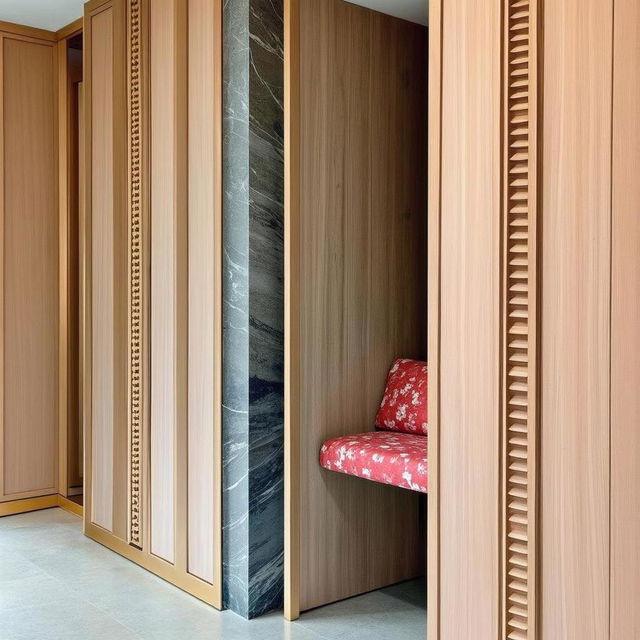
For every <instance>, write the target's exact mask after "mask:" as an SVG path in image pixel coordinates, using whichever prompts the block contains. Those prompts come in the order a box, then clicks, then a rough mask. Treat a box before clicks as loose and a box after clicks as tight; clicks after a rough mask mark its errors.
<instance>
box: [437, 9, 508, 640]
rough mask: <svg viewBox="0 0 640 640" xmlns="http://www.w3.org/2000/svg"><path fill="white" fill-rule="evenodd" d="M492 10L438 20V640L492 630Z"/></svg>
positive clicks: (497, 133) (497, 124) (495, 476)
mask: <svg viewBox="0 0 640 640" xmlns="http://www.w3.org/2000/svg"><path fill="white" fill-rule="evenodd" d="M501 14H502V12H501V3H499V2H494V3H491V4H490V3H484V2H481V3H470V2H466V0H451V1H449V2H446V3H444V6H443V13H442V87H441V90H442V104H443V109H442V129H441V136H442V139H441V183H440V187H441V202H440V207H441V213H440V216H439V223H440V247H441V251H440V265H439V267H440V300H439V303H440V310H439V314H440V319H441V325H440V331H439V338H440V353H439V406H438V413H439V415H438V445H439V446H438V449H439V451H438V456H439V459H438V466H439V469H440V470H441V471H440V472H439V473H438V511H439V514H438V515H439V546H440V554H439V574H440V575H439V580H440V589H439V593H440V598H439V605H440V610H439V612H438V615H439V624H440V637H441V638H446V639H447V640H457V639H460V640H462V639H465V640H466V639H467V638H471V637H482V638H495V637H497V636H498V634H499V630H500V622H499V611H500V576H499V566H500V551H499V541H500V530H499V522H500V513H499V505H500V481H499V478H500V437H499V431H500V429H499V425H500V406H499V397H500V359H501V358H500V328H501V322H500V290H501V287H500V247H501V238H500V227H501V225H500V203H501V193H500V189H501V167H502V161H501V133H502V132H501V122H502V120H501V117H500V116H501V112H500V106H501V69H502V59H501V42H502V31H501V28H502V22H501V18H502V15H501ZM431 161H433V160H431ZM430 231H431V229H430ZM479 594H482V596H481V597H479ZM430 606H437V604H433V603H430Z"/></svg>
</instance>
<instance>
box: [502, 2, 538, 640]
mask: <svg viewBox="0 0 640 640" xmlns="http://www.w3.org/2000/svg"><path fill="white" fill-rule="evenodd" d="M504 11H505V22H504V24H505V32H504V56H505V59H504V68H503V82H504V94H503V95H504V104H503V114H504V115H503V118H504V122H503V124H504V128H505V133H504V138H503V145H504V157H503V163H504V164H503V171H504V177H503V185H504V201H503V202H504V213H503V234H504V235H503V251H504V254H503V255H504V257H503V261H504V264H503V277H504V283H503V292H502V293H503V331H504V333H503V336H502V340H503V364H502V366H503V376H504V383H503V384H504V387H503V390H502V394H503V410H502V411H503V434H502V438H503V469H502V476H503V495H502V505H503V515H502V518H503V536H502V550H503V554H504V555H503V562H504V565H503V576H502V587H503V602H502V614H503V636H504V637H505V638H508V639H509V640H527V639H529V638H531V639H533V638H536V623H537V617H536V616H537V612H536V576H537V566H536V562H537V555H536V534H537V524H538V523H537V517H536V516H537V513H536V511H537V510H536V502H537V414H538V406H537V404H538V403H537V395H536V391H537V350H538V342H539V340H538V338H539V336H538V332H537V317H536V316H537V298H538V296H537V280H538V278H537V253H536V252H537V231H538V224H537V222H538V219H537V189H538V181H537V168H538V167H537V149H538V145H537V131H538V126H537V125H538V122H537V119H538V108H537V107H538V105H537V100H538V77H537V66H538V65H537V63H538V58H537V56H538V46H537V44H538V42H537V40H538V31H537V18H538V2H537V0H506V2H505V5H504Z"/></svg>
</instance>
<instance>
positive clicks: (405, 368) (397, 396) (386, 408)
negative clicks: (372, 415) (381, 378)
mask: <svg viewBox="0 0 640 640" xmlns="http://www.w3.org/2000/svg"><path fill="white" fill-rule="evenodd" d="M376 427H378V429H389V430H391V431H404V432H405V433H421V434H424V435H426V433H427V363H426V362H419V361H418V360H396V361H395V362H394V363H393V366H392V367H391V371H389V375H388V376H387V388H386V389H385V392H384V397H383V398H382V403H381V404H380V409H378V415H377V416H376Z"/></svg>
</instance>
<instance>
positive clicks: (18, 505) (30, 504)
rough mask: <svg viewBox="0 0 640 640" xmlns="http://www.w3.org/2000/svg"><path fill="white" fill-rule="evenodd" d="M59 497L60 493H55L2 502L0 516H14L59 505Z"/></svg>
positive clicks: (0, 503)
mask: <svg viewBox="0 0 640 640" xmlns="http://www.w3.org/2000/svg"><path fill="white" fill-rule="evenodd" d="M58 497H59V496H58V494H54V495H50V496H39V497H37V498H23V499H22V500H11V501H10V502H0V517H3V516H14V515H17V514H18V513H28V512H29V511H38V510H39V509H51V507H57V506H58Z"/></svg>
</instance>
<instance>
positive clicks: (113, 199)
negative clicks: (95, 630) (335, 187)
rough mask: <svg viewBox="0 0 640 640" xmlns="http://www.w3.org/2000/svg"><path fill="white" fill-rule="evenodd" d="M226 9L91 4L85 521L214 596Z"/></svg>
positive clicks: (186, 2) (209, 598)
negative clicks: (223, 23)
mask: <svg viewBox="0 0 640 640" xmlns="http://www.w3.org/2000/svg"><path fill="white" fill-rule="evenodd" d="M221 11H222V9H221V3H220V2H219V1H217V0H216V1H214V2H211V1H210V0H131V1H125V0H107V1H106V2H105V1H99V0H95V1H94V2H91V3H89V4H88V5H87V6H86V13H85V40H86V49H87V53H86V65H87V69H86V74H85V75H86V81H85V82H86V86H85V105H86V109H85V114H86V120H87V131H86V136H87V141H86V162H87V195H86V201H87V207H86V208H87V215H86V219H85V229H84V238H85V265H86V269H87V271H86V290H85V301H86V305H85V307H86V308H85V342H84V348H85V383H86V384H85V421H86V425H87V427H88V428H87V445H88V446H87V447H86V452H87V453H86V463H87V473H86V485H87V486H86V489H85V493H86V494H88V500H87V509H86V510H85V528H86V532H87V534H88V535H89V536H91V537H92V538H95V539H96V540H99V541H100V542H102V543H103V544H105V545H107V546H109V547H111V548H112V549H114V550H116V551H118V552H119V553H122V554H123V555H125V556H127V557H128V558H130V559H131V560H133V561H135V562H137V563H139V564H141V565H143V566H145V567H146V568H147V569H149V570H151V571H153V572H154V573H156V574H158V575H160V576H161V577H163V578H165V579H166V580H169V581H171V582H173V583H175V584H177V585H178V586H180V587H181V588H183V589H185V590H186V591H188V592H190V593H192V594H194V595H196V596H197V597H199V598H201V599H202V600H205V601H206V602H209V603H211V604H214V605H216V606H221V575H222V562H221V484H222V483H221V477H222V470H221V424H220V384H221V383H220V367H221V305H220V300H221V249H220V244H221V222H220V221H221V207H220V203H221V111H222V109H221Z"/></svg>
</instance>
